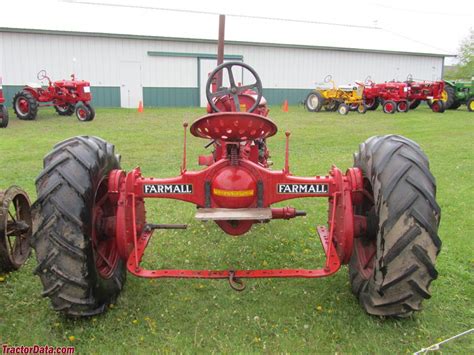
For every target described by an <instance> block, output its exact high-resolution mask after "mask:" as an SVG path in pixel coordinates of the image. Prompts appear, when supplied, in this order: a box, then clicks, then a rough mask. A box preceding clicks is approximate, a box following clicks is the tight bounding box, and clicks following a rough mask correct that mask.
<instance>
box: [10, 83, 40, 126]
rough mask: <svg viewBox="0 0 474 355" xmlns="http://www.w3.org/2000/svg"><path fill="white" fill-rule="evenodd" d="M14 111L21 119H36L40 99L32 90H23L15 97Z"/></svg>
mask: <svg viewBox="0 0 474 355" xmlns="http://www.w3.org/2000/svg"><path fill="white" fill-rule="evenodd" d="M13 111H15V114H16V116H17V117H18V118H19V119H20V120H28V121H31V120H34V119H36V115H37V114H38V101H36V99H35V97H34V96H33V95H32V94H31V92H29V91H26V90H22V91H20V92H17V93H16V94H15V96H14V97H13Z"/></svg>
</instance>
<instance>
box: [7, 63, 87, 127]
mask: <svg viewBox="0 0 474 355" xmlns="http://www.w3.org/2000/svg"><path fill="white" fill-rule="evenodd" d="M37 78H38V80H40V81H41V80H44V79H46V80H47V81H48V86H47V87H46V88H43V87H42V86H41V85H40V84H36V83H33V84H28V85H27V86H25V87H24V88H23V89H22V90H21V91H19V92H18V93H16V95H15V96H14V98H13V110H14V111H15V114H16V116H17V117H18V118H19V119H20V120H34V119H36V115H37V113H38V108H39V107H46V106H54V109H55V110H56V112H57V113H58V115H60V116H72V115H73V114H74V113H76V117H77V119H78V120H79V121H82V122H85V121H92V120H93V119H94V117H95V111H94V108H93V107H92V106H91V105H90V101H91V100H92V95H91V87H90V83H89V82H88V81H84V80H76V77H75V75H74V74H72V75H71V80H60V81H55V82H52V81H51V79H50V78H49V76H48V74H47V73H46V71H45V70H41V71H39V72H38V74H37Z"/></svg>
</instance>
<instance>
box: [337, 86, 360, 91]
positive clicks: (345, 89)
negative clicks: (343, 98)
mask: <svg viewBox="0 0 474 355" xmlns="http://www.w3.org/2000/svg"><path fill="white" fill-rule="evenodd" d="M339 89H340V90H342V91H352V90H357V86H354V85H341V86H339Z"/></svg>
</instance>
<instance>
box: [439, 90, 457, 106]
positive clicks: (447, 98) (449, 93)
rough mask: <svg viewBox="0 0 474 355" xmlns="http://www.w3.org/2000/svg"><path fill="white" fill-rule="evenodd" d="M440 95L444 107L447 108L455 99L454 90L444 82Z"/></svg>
mask: <svg viewBox="0 0 474 355" xmlns="http://www.w3.org/2000/svg"><path fill="white" fill-rule="evenodd" d="M441 97H442V100H443V103H444V108H445V109H449V108H451V106H452V105H453V104H454V101H455V100H456V92H455V90H454V88H453V87H452V86H449V85H447V84H445V86H444V90H443V93H442V94H441Z"/></svg>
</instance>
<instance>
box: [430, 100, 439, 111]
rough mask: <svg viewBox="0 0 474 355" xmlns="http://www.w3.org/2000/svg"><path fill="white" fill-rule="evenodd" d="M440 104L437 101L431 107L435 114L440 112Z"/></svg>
mask: <svg viewBox="0 0 474 355" xmlns="http://www.w3.org/2000/svg"><path fill="white" fill-rule="evenodd" d="M440 108H441V107H440V104H439V101H435V102H433V104H432V106H431V109H432V110H433V111H434V112H439V110H440Z"/></svg>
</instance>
